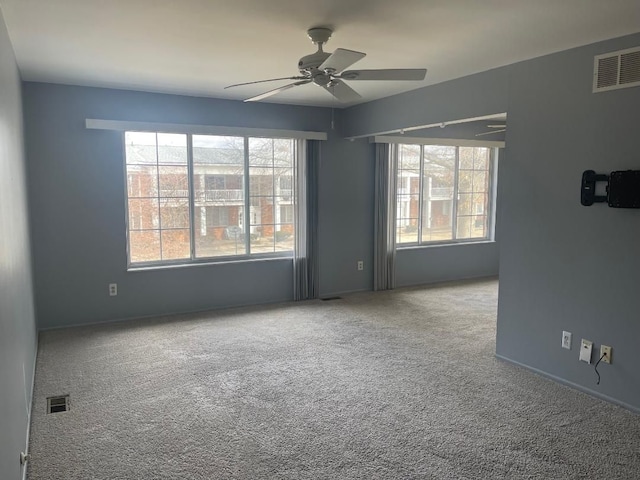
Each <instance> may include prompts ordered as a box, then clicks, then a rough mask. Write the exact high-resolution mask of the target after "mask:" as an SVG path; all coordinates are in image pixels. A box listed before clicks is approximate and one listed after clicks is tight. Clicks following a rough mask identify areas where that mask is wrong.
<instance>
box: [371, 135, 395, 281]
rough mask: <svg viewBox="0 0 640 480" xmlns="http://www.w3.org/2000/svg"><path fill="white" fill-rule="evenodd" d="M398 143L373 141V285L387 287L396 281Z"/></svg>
mask: <svg viewBox="0 0 640 480" xmlns="http://www.w3.org/2000/svg"><path fill="white" fill-rule="evenodd" d="M397 159H398V145H397V144H388V143H377V144H376V164H375V171H376V176H375V182H376V183H375V219H374V241H373V250H374V253H373V289H374V290H391V289H393V288H394V287H395V284H396V272H395V261H396V188H397V183H398V160H397Z"/></svg>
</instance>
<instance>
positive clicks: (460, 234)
mask: <svg viewBox="0 0 640 480" xmlns="http://www.w3.org/2000/svg"><path fill="white" fill-rule="evenodd" d="M456 238H458V239H465V238H471V217H470V216H468V217H458V228H457V232H456Z"/></svg>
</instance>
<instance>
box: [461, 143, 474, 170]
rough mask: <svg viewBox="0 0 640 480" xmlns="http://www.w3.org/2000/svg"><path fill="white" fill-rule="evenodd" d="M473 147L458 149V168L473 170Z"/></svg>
mask: <svg viewBox="0 0 640 480" xmlns="http://www.w3.org/2000/svg"><path fill="white" fill-rule="evenodd" d="M475 150H476V149H475V148H474V147H460V168H461V169H465V170H472V169H473V157H474V156H475Z"/></svg>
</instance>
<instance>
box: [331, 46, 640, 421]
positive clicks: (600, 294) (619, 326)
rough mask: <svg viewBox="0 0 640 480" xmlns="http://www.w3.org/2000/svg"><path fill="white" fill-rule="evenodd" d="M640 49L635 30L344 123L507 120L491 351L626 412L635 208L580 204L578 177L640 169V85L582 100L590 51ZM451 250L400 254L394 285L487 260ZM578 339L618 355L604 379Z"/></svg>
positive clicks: (375, 107) (389, 126)
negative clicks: (565, 344)
mask: <svg viewBox="0 0 640 480" xmlns="http://www.w3.org/2000/svg"><path fill="white" fill-rule="evenodd" d="M639 45H640V34H636V35H632V36H628V37H623V38H619V39H615V40H611V41H607V42H602V43H598V44H595V45H591V46H586V47H581V48H578V49H574V50H569V51H565V52H561V53H558V54H554V55H550V56H546V57H541V58H538V59H534V60H530V61H526V62H522V63H518V64H514V65H511V66H508V67H504V68H500V69H496V70H491V71H489V72H484V73H482V74H478V75H473V76H469V77H466V78H463V79H458V80H454V81H452V82H446V83H443V84H440V85H435V86H432V87H427V88H425V89H421V90H416V91H413V92H408V93H406V94H402V95H398V96H395V97H390V98H387V99H382V100H380V101H377V102H371V103H368V104H364V105H359V106H357V107H354V108H351V109H349V110H348V111H347V112H346V115H345V119H344V120H345V121H346V128H345V133H346V134H347V135H351V136H357V135H364V134H372V133H376V132H382V131H387V130H394V129H397V128H402V127H410V126H412V125H420V124H429V123H436V122H439V121H446V120H453V119H458V118H464V117H474V116H480V115H487V114H492V113H499V112H504V111H506V112H508V124H509V129H508V132H507V135H506V144H507V147H506V152H505V153H506V158H503V159H502V161H501V162H500V168H499V182H498V219H497V221H498V237H499V239H500V249H499V275H500V296H499V311H498V330H497V347H496V353H497V355H498V356H500V357H502V358H505V359H508V360H510V361H512V362H516V363H519V364H522V365H524V366H526V367H528V368H531V369H533V370H536V371H538V372H541V373H543V374H545V375H547V376H549V377H552V378H555V379H557V380H559V381H561V382H564V383H567V384H570V385H573V386H575V387H577V388H580V389H582V390H586V391H589V392H591V393H593V394H595V395H598V396H602V397H606V398H608V399H610V400H613V401H615V402H617V403H621V404H624V405H625V406H627V407H629V408H632V409H635V410H640V372H639V371H638V370H637V368H636V367H637V366H638V365H640V349H638V348H637V345H636V343H637V338H640V321H639V317H638V312H640V295H638V285H640V254H639V253H638V248H639V247H638V245H640V242H639V239H640V211H639V210H617V209H611V208H608V207H606V206H605V205H596V206H593V207H589V208H587V207H582V206H581V205H580V199H579V185H580V179H581V174H582V172H583V171H584V170H587V169H594V170H596V171H598V172H603V173H604V172H610V171H612V170H620V169H640V136H639V135H638V125H640V108H638V106H639V105H640V88H637V87H635V88H630V89H624V90H617V91H611V92H606V93H598V94H593V93H591V85H592V78H593V77H592V75H593V57H594V55H597V54H600V53H605V52H610V51H614V50H619V49H624V48H630V47H634V46H639ZM454 248H458V247H450V249H449V247H438V248H436V249H429V250H428V252H425V251H420V250H418V251H413V250H407V251H402V252H399V254H398V268H399V270H400V272H399V273H398V276H399V278H400V279H401V282H403V283H405V282H406V283H411V282H415V281H430V278H428V277H427V276H426V275H427V274H426V271H427V270H431V269H435V270H438V269H441V271H442V272H445V271H448V272H454V271H455V270H456V268H458V266H460V265H461V264H462V263H463V262H465V259H467V260H468V258H469V257H467V255H468V254H469V256H470V257H471V256H472V257H473V258H476V259H478V256H479V255H482V254H486V253H487V252H485V251H482V252H481V251H476V252H474V254H472V255H471V252H473V250H470V248H471V249H480V248H483V246H482V245H477V246H472V247H467V246H465V247H464V248H465V250H464V254H460V255H459V254H458V253H462V252H463V251H462V250H460V251H454ZM460 248H462V247H460ZM440 252H442V255H439V253H440ZM492 253H495V252H492ZM484 260H486V259H483V261H484ZM479 267H481V266H479ZM410 268H413V269H414V270H415V274H414V273H410V272H409V271H408V270H405V269H410ZM421 272H422V273H421ZM451 274H452V275H453V273H451ZM464 274H466V272H464V273H461V275H464ZM563 330H568V331H571V332H572V333H573V336H574V337H573V338H574V339H573V348H572V350H563V349H562V348H561V347H560V344H561V335H562V331H563ZM581 338H586V339H588V340H592V341H593V342H594V344H595V346H596V348H598V350H599V346H600V344H606V345H610V346H612V347H613V355H612V357H613V364H612V365H611V366H609V365H602V366H601V367H600V369H599V370H600V371H601V373H602V382H601V383H600V385H596V379H597V377H596V374H595V372H594V369H593V365H587V364H585V363H580V362H579V361H578V350H579V348H578V344H579V341H580V339H581ZM594 359H597V357H596V356H595V354H594Z"/></svg>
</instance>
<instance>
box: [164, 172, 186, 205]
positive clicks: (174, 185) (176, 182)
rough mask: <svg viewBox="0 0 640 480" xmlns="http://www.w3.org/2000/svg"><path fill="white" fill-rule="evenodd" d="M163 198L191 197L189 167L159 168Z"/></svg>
mask: <svg viewBox="0 0 640 480" xmlns="http://www.w3.org/2000/svg"><path fill="white" fill-rule="evenodd" d="M158 173H159V178H160V196H161V197H185V198H188V197H189V176H188V172H187V167H158Z"/></svg>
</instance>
